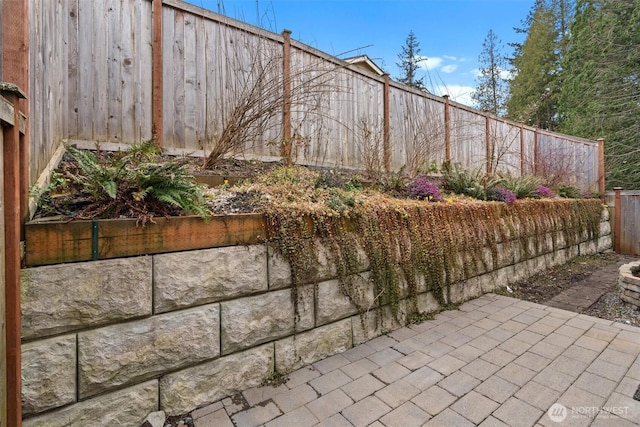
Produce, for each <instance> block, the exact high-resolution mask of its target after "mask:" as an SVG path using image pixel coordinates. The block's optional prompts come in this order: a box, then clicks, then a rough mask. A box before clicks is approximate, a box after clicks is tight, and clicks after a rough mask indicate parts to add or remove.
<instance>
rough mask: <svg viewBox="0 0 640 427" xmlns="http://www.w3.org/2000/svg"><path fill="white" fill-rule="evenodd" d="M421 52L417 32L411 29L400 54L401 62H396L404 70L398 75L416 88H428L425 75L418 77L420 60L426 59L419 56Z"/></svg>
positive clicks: (400, 80) (405, 82)
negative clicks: (425, 84) (414, 32)
mask: <svg viewBox="0 0 640 427" xmlns="http://www.w3.org/2000/svg"><path fill="white" fill-rule="evenodd" d="M419 53H420V43H419V42H418V40H417V39H416V36H415V34H413V31H409V35H408V36H407V40H406V42H405V45H404V46H402V52H401V53H399V54H398V58H399V59H400V62H398V63H396V65H397V66H398V67H399V68H400V70H401V71H402V75H401V76H400V77H398V81H399V82H400V83H404V84H406V85H408V86H411V87H414V88H416V89H420V90H426V88H425V86H424V77H421V78H417V77H416V71H418V69H419V68H420V62H421V61H423V60H424V59H425V58H421V57H420V56H418V54H419Z"/></svg>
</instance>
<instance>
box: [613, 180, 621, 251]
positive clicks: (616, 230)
mask: <svg viewBox="0 0 640 427" xmlns="http://www.w3.org/2000/svg"><path fill="white" fill-rule="evenodd" d="M613 191H615V193H616V196H615V200H616V201H615V204H616V205H615V207H614V209H615V210H614V214H613V250H614V252H616V253H620V243H621V238H622V236H621V235H620V233H621V229H622V224H621V221H622V206H620V191H622V187H614V188H613Z"/></svg>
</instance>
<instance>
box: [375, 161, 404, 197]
mask: <svg viewBox="0 0 640 427" xmlns="http://www.w3.org/2000/svg"><path fill="white" fill-rule="evenodd" d="M404 170H405V167H404V166H402V167H401V168H400V170H399V171H398V172H388V173H386V174H383V175H381V176H380V179H379V182H378V185H379V187H380V191H382V192H383V193H387V194H390V195H391V196H394V197H395V196H404V195H405V193H406V191H407V180H408V178H407V176H406V175H405V173H404Z"/></svg>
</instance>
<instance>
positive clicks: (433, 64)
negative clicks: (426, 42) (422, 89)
mask: <svg viewBox="0 0 640 427" xmlns="http://www.w3.org/2000/svg"><path fill="white" fill-rule="evenodd" d="M441 65H442V58H438V57H436V56H434V57H432V58H427V57H426V56H423V57H421V58H420V68H424V69H425V70H427V71H433V70H437V69H438V68H440V66H441Z"/></svg>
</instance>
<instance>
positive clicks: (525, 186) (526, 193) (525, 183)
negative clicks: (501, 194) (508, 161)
mask: <svg viewBox="0 0 640 427" xmlns="http://www.w3.org/2000/svg"><path fill="white" fill-rule="evenodd" d="M501 178H502V185H503V186H504V187H505V188H506V189H508V190H510V191H511V192H512V193H513V194H515V195H516V197H517V198H518V199H525V198H527V197H536V189H537V188H538V187H539V186H540V184H542V180H541V179H540V178H538V177H537V176H533V175H522V176H518V177H513V176H511V175H501Z"/></svg>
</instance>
